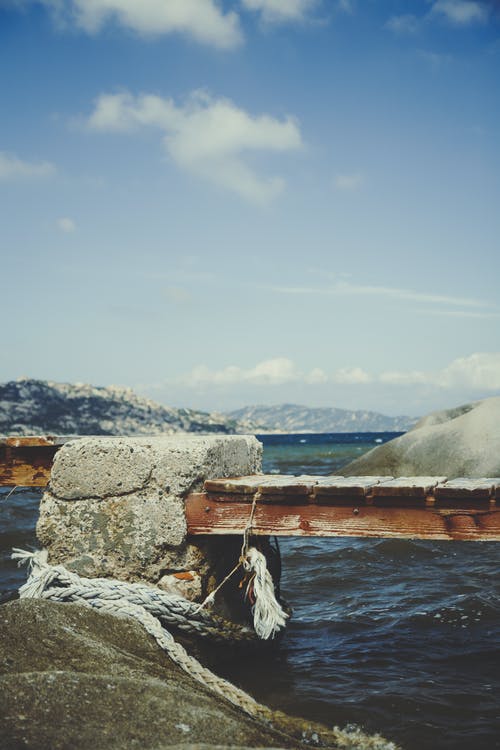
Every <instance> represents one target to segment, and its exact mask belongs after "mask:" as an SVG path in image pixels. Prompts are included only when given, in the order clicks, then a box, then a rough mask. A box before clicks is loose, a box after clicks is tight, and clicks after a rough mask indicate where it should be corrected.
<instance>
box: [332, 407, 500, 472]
mask: <svg viewBox="0 0 500 750" xmlns="http://www.w3.org/2000/svg"><path fill="white" fill-rule="evenodd" d="M341 473H342V474H344V475H346V476H354V475H376V474H391V475H392V476H416V475H441V474H444V475H446V476H447V477H448V478H449V479H452V478H454V477H459V476H462V477H495V476H500V397H494V398H488V399H484V400H483V401H476V402H474V403H471V404H465V405H463V406H459V407H457V408H455V409H447V410H444V411H438V412H434V413H432V414H429V415H428V416H426V417H424V418H423V419H421V420H420V421H419V422H418V423H417V425H416V426H415V427H414V428H413V429H412V430H410V432H407V433H406V434H405V435H402V436H401V437H398V438H396V439H395V440H391V441H389V442H388V443H385V444H384V445H381V446H379V447H377V448H374V449H373V450H371V451H370V452H369V453H366V454H365V455H364V456H361V457H360V458H358V459H356V460H355V461H352V462H351V463H350V464H348V465H347V466H344V467H342V470H341Z"/></svg>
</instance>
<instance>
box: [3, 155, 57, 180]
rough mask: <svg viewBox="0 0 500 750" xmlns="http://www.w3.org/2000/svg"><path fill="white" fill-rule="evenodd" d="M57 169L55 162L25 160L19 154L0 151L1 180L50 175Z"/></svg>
mask: <svg viewBox="0 0 500 750" xmlns="http://www.w3.org/2000/svg"><path fill="white" fill-rule="evenodd" d="M55 171H56V168H55V166H54V164H51V163H50V162H48V161H41V162H29V161H23V160H22V159H19V158H18V157H17V156H14V154H8V153H6V152H5V151H0V180H16V179H32V178H39V177H50V176H51V175H53V174H54V173H55Z"/></svg>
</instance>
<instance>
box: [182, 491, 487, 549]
mask: <svg viewBox="0 0 500 750" xmlns="http://www.w3.org/2000/svg"><path fill="white" fill-rule="evenodd" d="M249 517H250V509H249V506H248V504H247V503H241V502H240V503H218V502H216V501H214V500H212V499H211V498H210V497H209V496H208V495H207V494H206V493H193V494H191V495H189V496H188V497H187V498H186V518H187V525H188V534H192V535H198V534H209V535H212V534H221V535H225V534H242V533H243V531H244V529H245V527H246V525H247V523H248V519H249ZM252 533H254V534H256V535H276V536H318V537H344V536H353V537H378V538H408V539H436V540H437V539H449V540H453V539H459V540H466V541H467V540H469V541H471V540H474V541H482V540H490V541H500V511H498V510H494V511H486V512H481V511H477V510H471V511H470V512H466V511H460V512H459V513H458V512H457V513H453V512H450V511H439V510H435V509H432V508H380V507H376V506H361V507H345V506H342V507H338V506H335V507H333V506H326V505H316V504H308V505H300V506H296V505H262V504H259V505H257V507H256V509H255V516H254V524H253V529H252Z"/></svg>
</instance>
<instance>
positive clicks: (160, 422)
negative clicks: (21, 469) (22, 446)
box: [0, 379, 241, 435]
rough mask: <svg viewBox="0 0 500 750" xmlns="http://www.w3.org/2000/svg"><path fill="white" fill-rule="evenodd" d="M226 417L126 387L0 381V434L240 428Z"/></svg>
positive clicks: (145, 432)
mask: <svg viewBox="0 0 500 750" xmlns="http://www.w3.org/2000/svg"><path fill="white" fill-rule="evenodd" d="M238 427H239V425H238V424H237V423H236V421H235V420H233V419H232V418H230V417H224V416H221V415H212V414H206V413H204V412H199V411H193V410H192V409H174V408H170V407H167V406H161V405H160V404H157V403H155V402H154V401H150V400H149V399H146V398H141V397H140V396H137V395H136V394H135V393H134V392H133V391H132V390H131V389H129V388H121V387H117V386H109V387H108V388H96V387H94V386H92V385H83V384H80V383H77V384H75V385H70V384H68V383H52V382H50V381H45V380H30V379H22V380H16V381H12V382H9V383H4V384H1V385H0V434H3V435H7V434H8V435H36V434H40V433H49V434H51V433H52V434H56V435H155V434H172V433H175V432H222V433H232V432H236V431H239V432H241V430H239V429H238Z"/></svg>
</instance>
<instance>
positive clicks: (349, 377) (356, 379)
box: [333, 367, 372, 385]
mask: <svg viewBox="0 0 500 750" xmlns="http://www.w3.org/2000/svg"><path fill="white" fill-rule="evenodd" d="M333 382H334V383H338V384H339V385H340V384H342V385H360V384H362V383H371V382H372V376H371V375H369V374H368V373H367V372H366V371H365V370H363V369H362V368H361V367H342V368H341V369H339V370H336V371H335V372H334V374H333Z"/></svg>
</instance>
